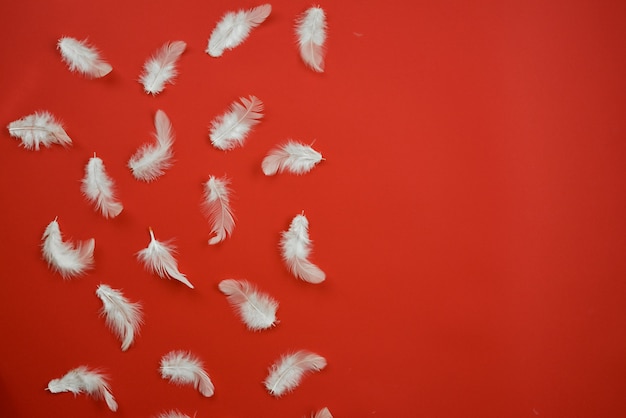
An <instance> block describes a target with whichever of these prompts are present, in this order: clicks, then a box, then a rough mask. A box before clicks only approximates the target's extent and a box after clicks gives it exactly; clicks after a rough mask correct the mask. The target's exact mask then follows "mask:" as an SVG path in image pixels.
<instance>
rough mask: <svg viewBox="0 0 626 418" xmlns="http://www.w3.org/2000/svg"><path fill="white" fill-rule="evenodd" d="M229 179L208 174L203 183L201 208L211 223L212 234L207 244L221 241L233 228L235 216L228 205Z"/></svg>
mask: <svg viewBox="0 0 626 418" xmlns="http://www.w3.org/2000/svg"><path fill="white" fill-rule="evenodd" d="M229 183H230V182H229V180H228V179H227V178H226V177H223V178H217V177H215V176H210V177H209V180H208V181H207V182H206V183H205V184H204V200H203V202H202V207H203V210H204V212H205V214H206V216H207V217H208V218H209V221H210V223H211V233H212V234H214V236H213V237H212V238H211V239H210V240H209V245H214V244H217V243H219V242H222V241H223V240H225V239H226V237H227V236H229V235H232V233H233V229H234V228H235V217H234V215H233V210H232V209H231V207H230V188H229V187H228V184H229Z"/></svg>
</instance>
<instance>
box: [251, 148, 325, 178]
mask: <svg viewBox="0 0 626 418" xmlns="http://www.w3.org/2000/svg"><path fill="white" fill-rule="evenodd" d="M320 161H322V154H320V153H319V152H318V151H315V150H314V149H313V148H312V147H311V146H309V145H304V144H301V143H299V142H295V141H291V140H290V141H288V142H287V143H286V144H284V145H281V146H280V147H278V148H274V149H272V150H271V151H270V152H269V153H268V154H267V155H266V156H265V158H264V159H263V162H262V163H261V167H262V168H263V173H264V174H265V175H266V176H273V175H274V174H276V173H282V172H283V171H289V172H291V173H293V174H304V173H308V172H309V171H311V170H312V169H313V167H315V165H316V164H318V163H319V162H320Z"/></svg>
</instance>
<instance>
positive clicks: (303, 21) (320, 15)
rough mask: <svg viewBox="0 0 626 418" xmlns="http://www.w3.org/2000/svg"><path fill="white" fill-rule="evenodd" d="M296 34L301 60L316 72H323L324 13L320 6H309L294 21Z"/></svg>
mask: <svg viewBox="0 0 626 418" xmlns="http://www.w3.org/2000/svg"><path fill="white" fill-rule="evenodd" d="M296 36H297V38H298V45H299V47H300V57H301V58H302V61H304V63H305V64H306V65H307V66H309V67H310V68H311V69H313V70H314V71H317V72H320V73H321V72H324V55H325V51H324V43H325V42H326V15H325V13H324V10H323V9H322V8H320V7H311V8H309V9H307V10H306V11H305V12H304V13H303V14H302V15H300V16H299V17H298V19H297V21H296Z"/></svg>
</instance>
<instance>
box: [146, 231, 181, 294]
mask: <svg viewBox="0 0 626 418" xmlns="http://www.w3.org/2000/svg"><path fill="white" fill-rule="evenodd" d="M174 250H175V249H174V247H173V246H171V245H169V244H168V243H167V242H161V241H158V240H157V239H156V238H154V232H153V231H152V228H150V243H149V244H148V246H147V247H146V248H144V249H143V250H141V251H139V252H138V253H137V258H138V259H139V261H141V262H142V263H143V265H144V266H145V268H146V269H147V270H148V271H150V272H151V273H156V274H157V275H158V276H159V277H161V278H164V279H165V278H170V279H174V280H178V281H179V282H181V283H184V284H186V285H187V286H189V287H190V288H192V289H193V285H192V284H191V282H190V281H189V280H187V277H186V276H185V275H184V274H183V273H181V272H180V271H178V262H177V261H176V259H175V258H174V256H173V253H174Z"/></svg>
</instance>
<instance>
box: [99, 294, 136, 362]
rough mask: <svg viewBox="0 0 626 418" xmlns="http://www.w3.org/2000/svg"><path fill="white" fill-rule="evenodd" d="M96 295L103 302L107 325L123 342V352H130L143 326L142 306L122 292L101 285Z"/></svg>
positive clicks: (103, 312) (103, 313)
mask: <svg viewBox="0 0 626 418" xmlns="http://www.w3.org/2000/svg"><path fill="white" fill-rule="evenodd" d="M96 295H97V296H98V297H99V298H100V300H102V311H101V313H102V315H104V317H105V318H106V324H107V325H108V326H109V328H111V330H113V332H114V333H115V335H117V337H118V338H119V339H120V340H121V341H122V351H126V350H128V347H130V346H131V344H132V343H133V340H134V339H135V335H136V334H137V333H138V332H139V327H140V326H141V324H142V312H141V304H140V303H137V302H134V303H133V302H130V301H129V300H128V299H126V297H124V295H123V294H122V292H121V291H119V290H116V289H112V288H111V287H110V286H108V285H106V284H101V285H99V286H98V288H97V289H96Z"/></svg>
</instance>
